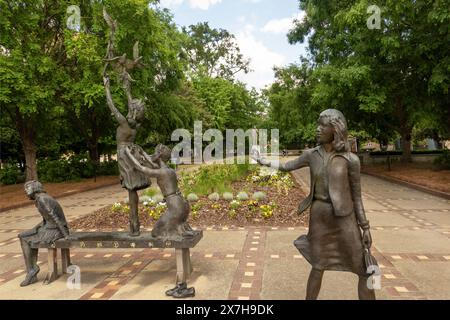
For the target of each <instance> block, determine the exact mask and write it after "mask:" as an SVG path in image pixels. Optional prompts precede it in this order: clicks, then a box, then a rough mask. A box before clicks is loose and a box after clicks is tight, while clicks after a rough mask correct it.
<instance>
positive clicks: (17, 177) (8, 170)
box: [0, 164, 25, 185]
mask: <svg viewBox="0 0 450 320" xmlns="http://www.w3.org/2000/svg"><path fill="white" fill-rule="evenodd" d="M24 181H25V176H24V174H23V173H22V172H21V171H20V170H19V168H18V167H17V165H13V164H5V165H4V166H3V168H2V169H0V183H1V184H5V185H8V184H16V183H22V182H24Z"/></svg>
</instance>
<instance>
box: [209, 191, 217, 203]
mask: <svg viewBox="0 0 450 320" xmlns="http://www.w3.org/2000/svg"><path fill="white" fill-rule="evenodd" d="M208 199H209V200H211V201H219V200H220V195H219V194H218V193H217V192H213V193H211V194H210V195H209V196H208Z"/></svg>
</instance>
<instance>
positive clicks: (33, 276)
mask: <svg viewBox="0 0 450 320" xmlns="http://www.w3.org/2000/svg"><path fill="white" fill-rule="evenodd" d="M39 270H40V268H39V267H38V266H36V267H34V268H33V269H32V270H30V272H28V273H27V276H26V277H25V280H23V281H22V283H21V284H20V286H21V287H26V286H28V285H30V284H33V283H36V282H37V281H38V279H37V274H38V273H39Z"/></svg>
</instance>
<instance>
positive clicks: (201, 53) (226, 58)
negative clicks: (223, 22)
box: [183, 22, 250, 80]
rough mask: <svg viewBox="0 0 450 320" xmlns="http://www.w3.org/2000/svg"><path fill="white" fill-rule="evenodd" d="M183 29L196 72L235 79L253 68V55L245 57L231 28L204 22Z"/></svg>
mask: <svg viewBox="0 0 450 320" xmlns="http://www.w3.org/2000/svg"><path fill="white" fill-rule="evenodd" d="M183 32H184V34H185V35H186V44H185V52H186V54H187V57H188V61H189V66H190V68H191V69H192V72H193V73H194V74H200V73H201V74H204V75H207V76H209V77H222V78H225V79H228V80H231V79H233V78H234V75H235V74H236V73H238V72H240V71H243V72H245V73H247V72H249V64H250V61H249V59H246V58H244V56H243V55H242V53H241V52H240V49H239V46H238V45H237V44H236V41H235V37H234V35H232V34H230V33H229V32H228V31H227V30H224V29H214V28H211V27H210V26H209V24H208V22H203V23H198V24H196V25H191V26H189V28H185V27H184V28H183Z"/></svg>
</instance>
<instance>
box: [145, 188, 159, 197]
mask: <svg viewBox="0 0 450 320" xmlns="http://www.w3.org/2000/svg"><path fill="white" fill-rule="evenodd" d="M158 193H159V192H158V189H156V188H155V187H150V188H147V189H145V191H144V195H146V196H149V197H150V198H151V197H154V196H156V195H157V194H158Z"/></svg>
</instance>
